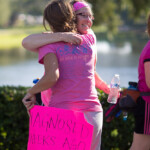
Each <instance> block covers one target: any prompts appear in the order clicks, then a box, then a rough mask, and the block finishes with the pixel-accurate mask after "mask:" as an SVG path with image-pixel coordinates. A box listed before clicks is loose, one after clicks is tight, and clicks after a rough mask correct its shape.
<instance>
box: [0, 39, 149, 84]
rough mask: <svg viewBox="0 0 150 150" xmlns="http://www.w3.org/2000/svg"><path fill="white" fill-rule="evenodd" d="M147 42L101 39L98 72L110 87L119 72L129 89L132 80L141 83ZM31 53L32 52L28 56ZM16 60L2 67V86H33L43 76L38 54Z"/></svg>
mask: <svg viewBox="0 0 150 150" xmlns="http://www.w3.org/2000/svg"><path fill="white" fill-rule="evenodd" d="M146 40H147V39H146ZM146 40H144V41H143V42H141V41H139V40H138V39H137V41H134V42H133V41H130V40H128V39H126V40H124V41H123V42H119V44H118V43H115V42H108V41H107V40H101V39H100V40H99V41H98V42H97V48H98V60H97V65H96V71H97V72H98V74H99V75H100V77H101V78H102V79H103V80H104V81H106V82H107V83H108V84H109V83H110V81H111V79H112V77H113V75H114V74H116V73H117V74H119V75H120V82H121V85H120V86H121V87H127V86H128V81H137V80H138V73H137V67H138V59H139V55H140V52H141V50H142V48H143V47H144V45H145V43H146ZM139 42H140V43H139ZM30 54H31V53H28V56H29V55H30ZM13 58H14V59H15V61H12V62H13V63H11V64H10V63H8V64H7V65H4V64H3V65H2V64H0V86H2V85H14V86H18V85H21V86H32V85H33V84H32V81H33V79H35V78H38V77H39V78H40V77H41V76H42V75H43V72H44V69H43V66H42V65H39V64H38V63H37V55H35V56H34V58H33V57H31V58H29V57H28V59H21V60H19V58H17V57H16V58H15V57H14V56H13ZM0 59H1V58H0ZM16 60H18V61H16Z"/></svg>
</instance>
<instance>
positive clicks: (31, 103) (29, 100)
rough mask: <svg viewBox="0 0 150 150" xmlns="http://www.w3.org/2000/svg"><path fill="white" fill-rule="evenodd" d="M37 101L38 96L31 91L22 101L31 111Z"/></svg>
mask: <svg viewBox="0 0 150 150" xmlns="http://www.w3.org/2000/svg"><path fill="white" fill-rule="evenodd" d="M35 102H36V98H35V96H34V95H31V94H30V93H27V94H26V95H25V97H24V98H23V99H22V103H23V104H24V106H25V107H26V109H27V110H28V111H29V110H30V109H31V108H32V107H33V106H34V105H35Z"/></svg>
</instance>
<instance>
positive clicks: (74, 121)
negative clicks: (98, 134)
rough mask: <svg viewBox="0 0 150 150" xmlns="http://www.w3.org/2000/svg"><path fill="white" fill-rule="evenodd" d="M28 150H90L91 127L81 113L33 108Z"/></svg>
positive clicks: (51, 108) (40, 107)
mask: <svg viewBox="0 0 150 150" xmlns="http://www.w3.org/2000/svg"><path fill="white" fill-rule="evenodd" d="M30 115H31V116H30V124H29V139H28V150H90V146H91V140H92V134H93V126H92V125H90V124H89V123H87V121H86V120H85V119H84V115H83V113H82V112H75V111H71V110H64V109H58V108H53V107H43V106H34V107H33V108H32V109H31V111H30Z"/></svg>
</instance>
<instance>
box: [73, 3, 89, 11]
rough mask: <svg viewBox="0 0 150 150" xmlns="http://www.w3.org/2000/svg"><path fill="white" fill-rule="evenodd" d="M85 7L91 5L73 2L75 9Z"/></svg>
mask: <svg viewBox="0 0 150 150" xmlns="http://www.w3.org/2000/svg"><path fill="white" fill-rule="evenodd" d="M83 7H89V6H88V4H86V3H84V2H76V3H74V4H73V8H74V11H77V10H79V9H81V8H83Z"/></svg>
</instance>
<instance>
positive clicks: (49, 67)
mask: <svg viewBox="0 0 150 150" xmlns="http://www.w3.org/2000/svg"><path fill="white" fill-rule="evenodd" d="M66 4H67V5H66ZM69 4H70V3H67V1H62V0H55V1H52V2H51V3H50V4H49V5H48V6H47V7H46V8H45V11H44V22H45V20H46V21H47V22H48V24H49V26H50V28H51V30H52V31H53V33H46V34H39V35H31V36H32V38H31V36H30V37H28V38H30V40H31V42H33V43H36V42H37V41H39V42H41V41H43V43H44V42H45V40H44V39H43V37H44V36H45V37H47V36H50V37H51V36H52V35H54V37H55V36H56V37H57V36H58V35H61V38H60V39H59V40H60V41H63V40H62V39H63V36H64V35H65V36H68V35H69V36H71V37H73V39H74V38H75V39H78V40H77V41H79V43H80V42H81V44H80V45H74V44H69V43H65V42H68V41H65V42H60V41H52V38H51V39H50V41H51V42H50V41H47V42H46V43H44V44H40V45H38V46H37V47H36V46H35V45H36V44H35V45H34V46H33V47H34V48H31V49H32V50H35V51H36V50H38V47H40V48H39V62H40V63H42V64H44V67H45V74H44V76H43V77H42V78H41V79H40V80H39V82H38V83H37V84H36V85H35V86H33V87H32V88H31V89H29V91H28V93H27V94H26V96H25V97H24V98H23V100H22V101H23V103H24V105H25V106H26V108H27V110H30V109H31V108H32V107H33V106H34V104H35V94H36V93H38V92H41V91H44V90H46V89H48V88H51V89H52V97H51V99H50V102H49V106H50V107H56V108H62V109H68V110H74V111H81V112H83V113H84V116H85V118H86V120H87V121H88V122H89V123H90V124H92V125H93V126H94V132H93V138H92V145H91V149H92V150H99V149H100V145H101V133H102V122H103V110H102V107H101V104H100V102H99V100H98V97H97V91H96V89H95V78H97V79H96V80H99V82H97V83H96V85H98V86H99V87H100V89H102V90H104V91H105V92H106V93H109V87H108V85H107V84H106V83H105V82H104V81H102V80H101V79H100V78H99V77H98V75H97V74H96V73H95V63H96V48H95V45H96V38H95V35H94V33H93V32H92V30H91V29H90V28H91V26H92V19H93V15H92V12H91V8H90V7H89V5H88V4H87V3H85V2H79V1H78V2H75V3H74V4H73V10H72V12H70V11H68V10H70V9H68V8H67V7H68V6H69ZM56 6H57V7H56ZM70 6H71V5H70ZM70 6H69V8H70ZM73 12H75V14H76V19H77V30H78V32H76V28H75V26H74V21H75V20H74V17H70V15H71V14H73ZM60 18H61V19H60ZM62 20H63V21H62ZM64 20H65V21H64ZM64 22H65V23H64ZM68 22H69V23H68ZM62 32H63V33H62ZM64 32H72V33H64ZM73 33H74V34H73ZM79 33H80V34H79ZM81 33H82V34H81ZM39 37H40V38H41V40H40V38H39ZM34 38H36V40H33V39H34ZM46 39H47V38H46ZM56 39H57V38H56ZM35 41H36V42H35ZM53 42H56V43H53ZM24 43H25V40H24V41H23V45H25V44H24ZM37 43H38V42H37ZM48 43H52V44H48ZM77 43H78V42H77ZM29 45H30V44H29ZM42 45H45V46H42ZM41 46H42V47H41ZM25 48H26V47H25ZM27 49H29V48H27ZM27 99H30V100H31V101H26V100H27Z"/></svg>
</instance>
